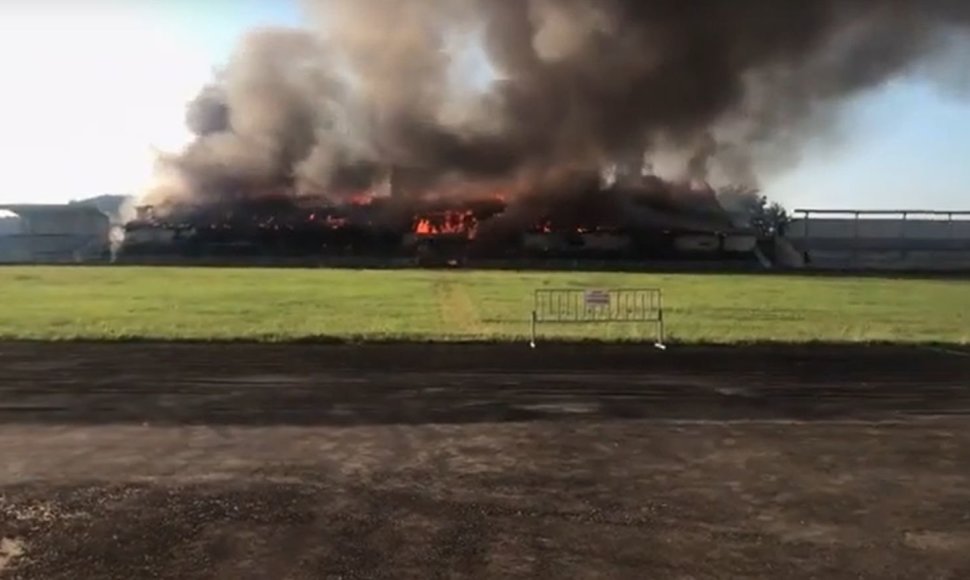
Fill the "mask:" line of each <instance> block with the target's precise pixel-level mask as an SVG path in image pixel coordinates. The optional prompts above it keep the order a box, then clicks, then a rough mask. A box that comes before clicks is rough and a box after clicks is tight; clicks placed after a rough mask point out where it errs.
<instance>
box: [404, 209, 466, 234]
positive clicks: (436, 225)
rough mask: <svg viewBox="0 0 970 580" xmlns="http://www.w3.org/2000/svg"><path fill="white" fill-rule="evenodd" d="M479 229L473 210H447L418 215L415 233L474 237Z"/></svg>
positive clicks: (415, 222)
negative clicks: (428, 214)
mask: <svg viewBox="0 0 970 580" xmlns="http://www.w3.org/2000/svg"><path fill="white" fill-rule="evenodd" d="M477 230H478V219H477V218H476V217H475V213H474V212H471V211H464V212H461V211H451V210H449V211H445V212H443V213H440V214H435V215H431V216H417V217H416V218H415V221H414V233H415V234H417V235H419V236H460V235H465V236H468V238H469V239H473V238H474V237H475V234H476V233H477Z"/></svg>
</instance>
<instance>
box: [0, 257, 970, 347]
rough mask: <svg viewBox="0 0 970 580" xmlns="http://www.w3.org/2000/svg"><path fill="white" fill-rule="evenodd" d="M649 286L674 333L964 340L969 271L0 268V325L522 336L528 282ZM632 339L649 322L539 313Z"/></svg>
mask: <svg viewBox="0 0 970 580" xmlns="http://www.w3.org/2000/svg"><path fill="white" fill-rule="evenodd" d="M558 287H563V288H604V287H613V288H626V287H634V288H635V287H658V288H662V289H663V291H664V296H665V302H666V307H667V310H666V312H667V320H668V331H669V337H670V339H671V340H673V341H678V342H708V343H739V342H755V341H758V342H763V341H777V342H899V343H940V344H970V281H947V280H911V279H906V280H885V279H876V278H822V277H819V278H808V277H782V276H778V277H774V276H772V277H769V276H735V275H650V274H596V273H519V272H472V271H467V272H466V271H451V272H429V271H416V270H411V271H340V270H263V269H196V268H191V269H190V268H127V267H126V268H73V267H52V268H48V267H9V268H0V338H8V339H44V340H47V339H62V340H63V339H125V338H143V339H196V340H198V339H202V340H210V339H212V340H220V339H251V340H266V341H285V340H298V339H313V338H347V339H366V340H396V339H417V340H430V339H441V340H474V339H498V340H507V339H524V337H526V336H527V335H528V333H529V324H528V317H529V312H530V310H531V306H532V291H533V290H535V289H537V288H558ZM541 331H542V334H543V335H544V336H547V337H558V338H572V339H578V338H589V339H603V340H636V339H649V338H651V337H652V329H650V328H645V327H644V328H637V327H632V326H624V325H615V326H614V325H609V326H591V327H590V326H587V327H579V328H577V327H568V326H558V327H557V326H549V327H545V328H542V329H541Z"/></svg>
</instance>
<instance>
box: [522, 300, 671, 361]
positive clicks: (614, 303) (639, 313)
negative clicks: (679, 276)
mask: <svg viewBox="0 0 970 580" xmlns="http://www.w3.org/2000/svg"><path fill="white" fill-rule="evenodd" d="M531 322H532V326H531V338H532V340H531V341H530V343H529V344H530V346H532V348H535V347H536V342H537V340H538V327H539V325H540V324H644V325H651V326H653V327H654V329H655V331H656V335H655V336H656V342H655V343H654V345H655V346H656V347H657V348H660V349H665V348H666V347H665V345H664V340H665V332H666V331H665V328H664V309H663V292H662V291H661V290H659V289H656V288H639V289H627V290H566V289H553V290H536V291H535V299H534V303H533V308H532V320H531Z"/></svg>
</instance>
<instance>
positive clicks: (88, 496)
mask: <svg viewBox="0 0 970 580" xmlns="http://www.w3.org/2000/svg"><path fill="white" fill-rule="evenodd" d="M968 413H970V353H967V352H961V351H948V350H931V349H921V350H914V349H895V348H863V347H813V348H795V347H787V348H780V347H776V348H769V347H752V348H746V349H707V348H680V349H674V350H671V351H669V352H667V353H660V352H655V351H652V350H650V349H649V348H647V347H629V346H627V347H603V346H545V347H542V346H540V348H539V349H538V350H537V351H535V352H532V351H529V350H528V349H527V348H523V347H522V346H518V345H511V346H501V347H500V346H485V345H482V346H468V345H465V346H457V345H455V346H417V345H411V346H407V345H397V346H395V345H385V346H309V345H303V346H298V345H290V346H282V345H281V346H257V345H208V346H206V345H153V344H127V345H124V344H118V345H107V344H102V345H96V344H90V345H84V344H28V343H15V344H2V345H0V578H6V577H10V578H44V579H46V578H72V579H73V578H196V577H199V578H226V579H236V578H327V577H329V578H381V577H388V578H392V577H393V578H400V577H406V578H407V577H409V578H434V577H449V578H475V577H493V578H507V577H529V578H684V579H686V578H737V577H751V578H766V579H767V578H771V579H775V578H824V579H828V578H880V579H881V578H954V579H957V578H967V577H970V418H968Z"/></svg>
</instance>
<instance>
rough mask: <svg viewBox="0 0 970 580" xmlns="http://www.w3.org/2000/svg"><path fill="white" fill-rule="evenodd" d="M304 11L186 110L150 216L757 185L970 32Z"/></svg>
mask: <svg viewBox="0 0 970 580" xmlns="http://www.w3.org/2000/svg"><path fill="white" fill-rule="evenodd" d="M307 4H308V5H307V7H306V8H307V15H308V22H309V25H308V26H307V28H306V29H301V30H280V29H274V30H259V31H254V32H252V33H250V34H249V35H247V36H246V37H245V38H244V39H243V41H242V43H241V45H240V46H239V47H238V49H237V51H236V52H235V55H234V56H233V58H232V60H231V61H230V62H229V63H228V65H227V66H226V67H225V69H224V70H223V71H222V72H221V73H220V74H219V75H218V77H217V78H216V79H214V81H213V82H212V84H211V85H210V86H208V87H205V89H204V90H203V91H202V92H201V93H200V95H199V96H198V98H197V99H196V100H195V101H194V102H193V103H192V104H191V106H190V108H189V112H188V119H187V121H188V124H189V126H190V128H191V129H192V130H193V131H194V132H195V133H196V134H197V135H198V137H197V139H196V140H195V142H194V143H192V144H191V145H190V146H189V147H188V148H187V149H186V150H185V151H184V152H181V153H180V154H178V155H175V156H172V157H168V158H165V159H162V160H161V162H160V165H159V181H158V184H157V186H156V188H155V189H154V190H153V191H152V192H151V195H150V198H149V199H150V200H151V201H154V202H159V201H162V202H164V201H172V200H195V201H205V200H207V199H213V198H217V197H218V198H225V197H230V196H242V197H246V196H259V195H265V194H267V193H278V192H290V193H293V194H295V195H331V196H340V195H347V194H356V193H358V192H359V191H361V190H362V189H367V188H369V187H372V186H374V185H375V184H376V183H379V182H380V181H381V180H382V179H384V178H385V177H386V176H387V174H388V171H389V169H390V168H392V167H398V168H408V169H409V170H411V171H417V172H420V173H421V174H422V175H424V182H425V184H427V185H429V187H431V188H432V189H433V188H436V187H437V188H441V189H442V190H447V191H454V190H455V189H461V187H462V186H461V184H485V185H483V187H487V186H491V185H495V186H496V187H501V188H503V189H504V190H508V189H513V190H515V189H525V190H529V189H532V188H534V189H537V190H539V189H542V186H541V184H542V183H550V182H551V183H555V182H556V180H557V176H561V175H564V174H568V172H572V171H588V170H594V171H595V170H598V169H600V168H603V167H606V166H609V165H611V164H612V165H614V166H615V167H621V168H627V170H629V169H630V168H634V169H633V171H640V170H641V169H640V168H641V166H646V168H649V167H650V161H651V160H655V163H657V164H658V165H654V168H655V169H663V171H664V175H665V176H668V177H670V178H674V179H707V178H709V177H710V175H709V173H710V171H711V170H712V169H716V170H717V171H718V172H719V173H720V174H721V176H722V177H723V178H724V179H726V180H729V181H731V182H734V183H744V184H752V183H753V182H754V181H756V175H754V173H753V169H752V167H753V164H752V158H753V156H754V155H755V154H756V152H757V151H759V148H763V147H764V146H765V145H766V144H771V146H772V148H774V149H775V150H776V151H780V152H782V153H787V154H790V153H792V152H793V151H796V150H797V144H798V142H799V141H800V140H801V139H802V138H804V136H805V135H806V134H808V133H810V132H811V131H813V130H815V129H814V126H815V120H817V119H820V118H824V116H825V113H826V111H828V110H831V109H832V107H833V106H834V105H837V104H838V103H839V102H841V101H843V100H844V99H846V98H847V97H850V96H852V95H853V94H855V93H858V92H859V91H863V90H866V89H869V88H872V87H874V86H878V85H879V84H880V83H883V82H885V81H887V80H889V79H892V78H894V77H895V76H897V75H900V74H903V73H904V72H906V71H907V70H908V68H909V67H911V66H912V65H914V64H915V63H918V62H919V61H921V60H923V59H924V58H925V57H927V56H930V55H932V54H934V53H935V52H936V51H937V50H938V49H940V48H941V46H942V44H943V43H944V41H945V40H946V39H947V38H948V37H949V35H950V34H952V33H953V31H954V30H962V28H963V27H964V26H965V25H966V24H968V23H970V2H965V1H962V0H811V1H805V0H314V1H311V2H308V3H307ZM663 160H666V161H663ZM670 160H674V162H673V163H672V164H671V162H670ZM645 161H646V163H645ZM659 165H662V166H663V167H659ZM671 165H673V167H671Z"/></svg>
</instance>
